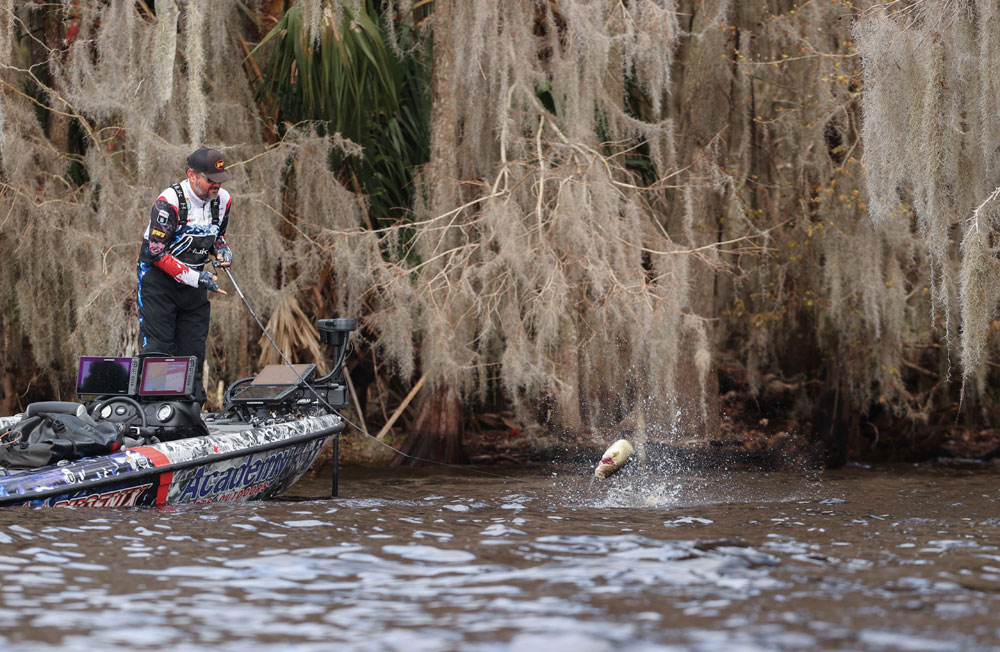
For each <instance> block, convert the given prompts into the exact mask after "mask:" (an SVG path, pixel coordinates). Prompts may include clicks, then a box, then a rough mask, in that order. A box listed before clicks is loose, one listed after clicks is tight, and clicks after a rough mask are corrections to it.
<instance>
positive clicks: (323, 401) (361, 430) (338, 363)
mask: <svg viewBox="0 0 1000 652" xmlns="http://www.w3.org/2000/svg"><path fill="white" fill-rule="evenodd" d="M213 265H215V267H216V268H218V267H220V266H221V265H220V264H219V263H218V261H213ZM221 267H222V269H223V270H224V271H225V272H226V275H227V276H228V277H229V280H230V282H231V283H232V284H233V288H235V290H236V294H238V295H239V297H240V299H241V300H242V301H243V305H245V306H246V308H247V310H249V311H250V314H251V315H252V316H253V318H254V321H256V322H257V326H258V327H259V328H260V330H261V332H262V333H264V335H265V336H266V337H267V340H268V341H269V342H270V343H271V346H273V347H274V350H275V351H277V352H278V355H279V356H281V359H282V360H283V361H284V363H285V364H286V365H288V366H289V367H290V368H291V369H292V370H293V371H295V366H294V365H293V364H292V362H291V361H290V360H289V359H288V357H287V356H286V355H285V352H284V351H282V350H281V347H279V346H278V344H277V343H276V342H275V341H274V338H273V337H271V334H270V333H268V332H267V328H266V327H265V326H264V324H263V323H261V321H260V317H258V316H257V313H256V312H255V311H254V309H253V307H252V306H251V305H250V302H249V301H248V300H247V298H246V295H245V294H243V290H241V289H240V286H239V284H238V283H237V282H236V279H235V278H233V273H232V272H231V271H230V270H229V265H225V266H221ZM346 356H347V347H346V346H345V347H344V348H343V350H342V353H341V355H340V360H338V361H336V362H335V364H334V370H336V369H337V368H339V367H340V366H342V365H343V363H344V359H345V358H346ZM296 373H298V372H296ZM305 386H306V387H308V388H309V390H310V391H311V392H312V393H313V394H314V395H315V396H316V398H317V399H318V400H319V402H320V403H321V404H322V405H323V406H324V407H325V408H326V409H327V410H329V411H330V412H332V413H333V414H336V415H337V416H338V417H340V418H341V419H343V420H344V423H346V424H348V425H349V426H351V427H352V428H354V429H355V430H357V431H358V432H359V433H361V434H362V435H365V436H366V437H369V438H371V439H373V440H375V441H376V442H377V443H378V444H379V445H381V446H384V447H385V448H388V449H389V450H391V451H393V452H395V453H398V454H399V455H402V456H403V457H406V458H408V459H411V460H416V461H418V462H426V463H428V464H436V465H438V466H444V467H448V468H452V469H460V470H462V471H468V472H471V473H479V474H481V475H487V476H491V477H494V478H503V479H505V480H513V479H514V478H511V477H510V476H506V475H500V474H499V473H491V472H489V471H483V470H481V469H470V468H467V467H464V466H459V465H457V464H448V463H447V462H438V461H436V460H428V459H425V458H422V457H418V456H416V455H410V454H409V453H404V452H403V451H401V450H399V449H398V448H396V447H395V446H392V445H391V444H387V443H386V442H384V441H382V440H381V439H379V438H378V437H376V436H375V435H373V434H371V433H370V432H368V431H367V430H365V429H364V428H362V427H361V426H359V425H357V424H356V423H354V422H353V421H351V420H350V419H348V418H347V417H345V416H344V415H343V414H341V413H340V411H339V410H337V409H335V408H334V407H333V406H332V405H330V404H329V403H328V402H327V401H326V399H324V398H323V397H322V396H320V394H319V392H317V391H316V389H315V388H314V387H313V386H312V385H310V384H309V383H305ZM339 439H340V436H339V435H336V440H335V442H334V443H335V445H338V444H339ZM334 454H335V455H336V454H337V453H336V451H335V452H334ZM336 475H337V463H336V460H334V481H333V482H334V490H333V494H334V495H336V494H337V490H336V485H337V479H336Z"/></svg>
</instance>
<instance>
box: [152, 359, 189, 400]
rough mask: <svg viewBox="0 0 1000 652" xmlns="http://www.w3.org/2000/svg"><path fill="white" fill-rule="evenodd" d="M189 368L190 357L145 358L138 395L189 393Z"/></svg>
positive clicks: (178, 394)
mask: <svg viewBox="0 0 1000 652" xmlns="http://www.w3.org/2000/svg"><path fill="white" fill-rule="evenodd" d="M191 370H192V367H191V358H145V359H144V360H143V361H142V382H141V384H140V385H139V396H165V395H167V396H170V395H176V396H183V395H185V394H190V393H191V384H192V379H191V378H190V375H191Z"/></svg>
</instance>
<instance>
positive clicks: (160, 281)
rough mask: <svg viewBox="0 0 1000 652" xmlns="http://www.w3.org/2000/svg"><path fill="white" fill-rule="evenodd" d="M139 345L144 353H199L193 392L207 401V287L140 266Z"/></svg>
mask: <svg viewBox="0 0 1000 652" xmlns="http://www.w3.org/2000/svg"><path fill="white" fill-rule="evenodd" d="M138 274H139V344H140V345H141V346H142V352H143V353H160V354H163V355H170V356H189V355H195V356H198V364H197V365H196V366H195V373H194V395H195V400H196V401H198V402H199V403H202V404H204V403H205V398H206V395H205V385H204V380H203V378H202V368H203V367H204V364H205V340H206V339H207V338H208V321H209V316H210V314H211V309H212V306H211V303H209V301H208V290H206V289H204V288H194V287H191V286H190V285H184V284H183V283H178V282H177V281H175V280H174V279H172V278H171V277H170V276H168V275H167V274H166V273H165V272H164V271H162V270H161V269H159V268H158V267H153V266H152V265H144V264H140V265H139V270H138Z"/></svg>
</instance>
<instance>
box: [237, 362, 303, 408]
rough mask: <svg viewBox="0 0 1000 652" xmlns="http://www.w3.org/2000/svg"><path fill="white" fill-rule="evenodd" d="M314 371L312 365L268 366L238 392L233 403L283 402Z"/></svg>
mask: <svg viewBox="0 0 1000 652" xmlns="http://www.w3.org/2000/svg"><path fill="white" fill-rule="evenodd" d="M315 370H316V365H314V364H293V365H287V364H269V365H267V366H266V367H264V368H263V369H261V371H260V373H259V374H257V376H256V377H255V378H254V379H253V380H252V381H251V382H250V384H249V385H247V386H246V387H244V388H242V389H241V390H240V391H238V392H237V393H236V394H235V395H234V396H233V397H232V400H233V401H235V402H248V401H253V402H272V401H281V400H284V399H285V398H286V397H287V396H288V395H289V394H291V393H292V392H294V391H295V390H296V389H298V388H299V385H300V384H301V383H302V382H303V381H305V380H307V379H309V378H310V377H311V376H312V375H313V372H314V371H315Z"/></svg>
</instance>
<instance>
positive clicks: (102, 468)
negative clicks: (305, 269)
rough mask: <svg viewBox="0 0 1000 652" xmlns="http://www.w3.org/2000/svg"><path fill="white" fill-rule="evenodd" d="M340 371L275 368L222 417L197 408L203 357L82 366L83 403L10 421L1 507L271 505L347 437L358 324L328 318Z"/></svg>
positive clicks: (46, 406)
mask: <svg viewBox="0 0 1000 652" xmlns="http://www.w3.org/2000/svg"><path fill="white" fill-rule="evenodd" d="M316 325H317V328H318V330H319V333H320V340H321V342H323V343H324V344H328V345H330V347H331V349H332V359H333V369H332V371H331V372H330V373H328V374H326V375H324V376H322V377H314V376H315V373H316V365H315V364H291V363H286V364H278V365H268V366H266V367H265V368H264V369H262V370H261V371H260V373H258V374H257V375H256V376H252V377H249V378H242V379H240V380H237V381H236V382H234V383H233V384H231V385H230V386H229V388H228V389H227V390H226V393H225V400H224V406H223V408H222V410H221V411H219V412H217V413H203V412H201V406H200V403H198V402H197V401H195V400H194V391H193V385H194V377H195V373H194V371H195V363H196V358H194V357H190V358H187V357H167V356H159V355H142V356H139V357H135V358H128V357H121V358H108V357H93V356H85V357H82V358H80V362H79V366H78V369H77V372H78V373H77V396H78V398H80V399H81V402H79V403H74V402H66V401H46V402H40V403H32V404H30V405H28V406H27V408H26V409H25V411H24V413H23V414H18V415H15V416H12V417H0V506H7V505H29V506H57V507H58V506H87V507H128V506H137V505H183V504H194V503H212V502H223V501H242V500H261V499H266V498H271V497H274V496H277V495H278V494H280V493H281V492H282V491H285V490H286V489H288V488H289V487H290V486H292V485H293V484H294V483H295V482H296V481H297V480H298V479H299V478H300V477H301V476H302V474H303V473H305V471H306V470H307V469H308V468H309V466H310V465H311V464H312V463H313V461H314V460H315V459H316V457H317V456H318V455H319V452H320V451H321V450H322V449H323V447H324V446H325V445H326V444H327V442H329V441H330V440H331V439H332V440H333V451H334V453H333V469H334V470H333V487H332V494H333V495H334V496H336V495H337V488H338V487H337V466H338V459H337V457H338V449H339V446H338V444H339V435H340V433H341V432H343V430H344V429H345V427H346V422H345V421H344V419H343V418H342V417H341V416H340V414H339V413H338V410H342V409H344V408H346V407H347V405H348V390H347V387H346V386H345V384H344V383H343V374H342V369H343V364H344V359H345V358H346V356H347V353H348V350H349V334H350V332H351V331H352V330H354V325H355V322H354V320H353V319H321V320H319V321H318V322H317V324H316Z"/></svg>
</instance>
